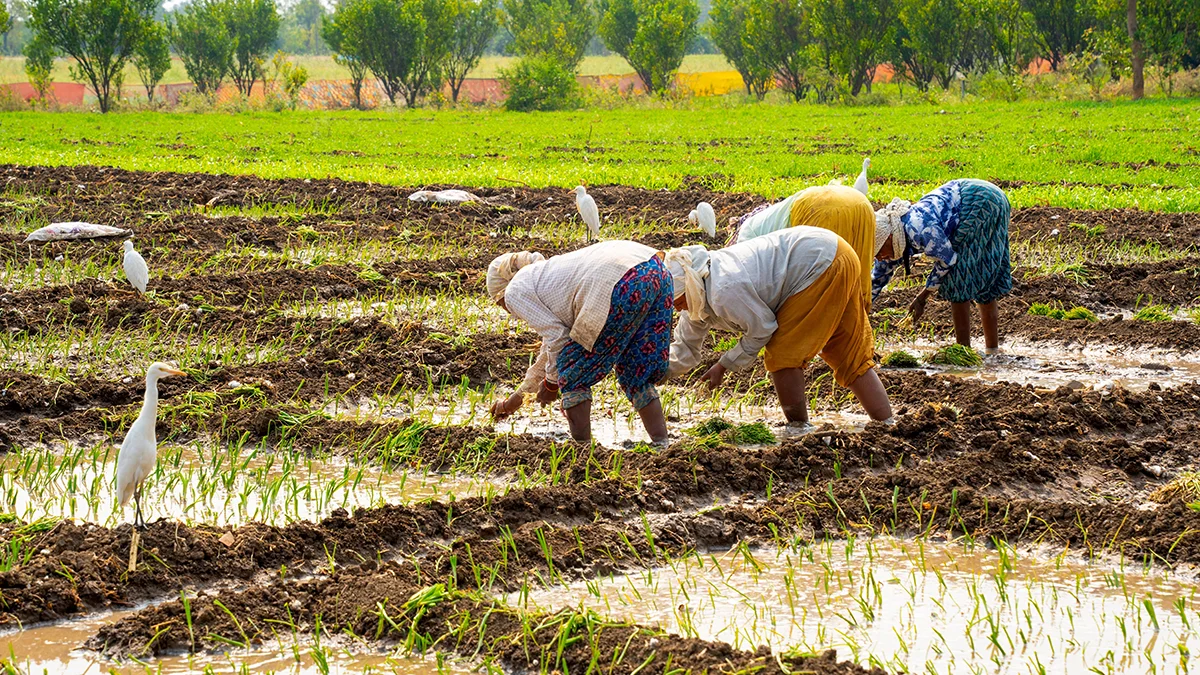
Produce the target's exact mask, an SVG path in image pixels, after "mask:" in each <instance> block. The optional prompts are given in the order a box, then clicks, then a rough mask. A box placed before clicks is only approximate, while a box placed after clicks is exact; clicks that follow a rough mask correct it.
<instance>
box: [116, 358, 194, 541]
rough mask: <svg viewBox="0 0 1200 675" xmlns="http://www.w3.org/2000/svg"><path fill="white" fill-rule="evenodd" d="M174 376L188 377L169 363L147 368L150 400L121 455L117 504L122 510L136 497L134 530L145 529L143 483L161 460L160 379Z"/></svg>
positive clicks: (148, 398) (125, 442)
mask: <svg viewBox="0 0 1200 675" xmlns="http://www.w3.org/2000/svg"><path fill="white" fill-rule="evenodd" d="M172 375H187V373H185V372H183V371H182V370H179V369H177V368H173V367H172V366H170V365H168V364H166V363H161V362H159V363H153V364H151V365H150V367H149V368H148V369H146V400H145V402H143V403H142V412H141V414H139V415H138V416H137V419H136V420H134V421H133V426H131V427H129V433H127V434H125V441H124V442H122V443H121V452H120V454H118V455H117V503H119V504H120V505H121V506H122V507H124V506H125V505H126V504H128V503H129V498H130V497H132V498H133V503H134V506H135V508H136V511H135V513H134V521H133V524H134V527H135V528H139V529H145V527H146V520H145V518H143V517H142V483H143V482H144V481H145V480H146V477H147V476H149V475H150V473H151V472H152V471H154V464H155V462H156V461H157V459H158V436H157V435H156V434H155V432H154V424H155V422H156V421H157V420H158V380H159V378H163V377H171V376H172Z"/></svg>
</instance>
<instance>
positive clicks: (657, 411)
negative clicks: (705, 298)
mask: <svg viewBox="0 0 1200 675" xmlns="http://www.w3.org/2000/svg"><path fill="white" fill-rule="evenodd" d="M487 291H488V295H489V296H490V297H491V299H492V300H493V301H494V302H496V303H497V304H499V305H500V306H501V307H503V308H504V309H505V310H507V311H508V313H509V314H512V315H513V316H515V317H517V318H518V319H521V320H523V321H525V323H527V324H529V326H530V328H533V329H534V330H535V331H537V332H538V334H539V335H541V336H542V347H541V350H540V351H539V353H538V358H537V360H536V361H535V362H534V363H533V365H532V366H531V367H530V368H529V371H528V372H527V373H526V375H525V381H524V383H523V384H522V385H521V388H520V389H518V390H517V391H516V392H515V393H513V394H512V395H511V396H509V397H508V398H507V399H505V400H503V401H497V402H496V403H495V404H493V405H492V408H491V412H492V416H493V417H494V418H495V419H497V420H500V419H504V418H505V417H508V416H509V415H511V414H513V413H514V412H516V411H517V410H518V409H520V407H521V404H522V403H523V402H524V398H525V394H526V393H531V394H537V400H538V401H539V402H540V403H541V404H542V405H549V404H550V403H552V402H554V400H555V399H556V398H558V397H559V395H561V396H562V407H563V412H564V414H565V415H566V417H567V423H568V424H569V425H570V428H571V436H572V438H574V439H575V440H578V441H586V440H589V439H591V437H592V423H591V410H592V385H594V384H596V383H597V382H599V381H600V380H601V379H603V378H604V376H605V375H607V374H608V371H610V370H613V368H614V367H615V368H616V371H617V382H619V383H620V385H621V389H622V390H623V391H624V392H625V396H626V397H628V398H629V401H630V402H631V403H633V407H634V408H635V409H636V410H637V411H638V415H640V416H641V418H642V424H644V425H645V427H646V432H647V433H648V434H650V438H651V439H653V440H654V441H655V442H663V441H665V440H666V438H667V421H666V418H664V417H663V411H662V404H661V403H659V400H658V390H657V389H656V388H655V386H654V385H655V383H657V382H658V381H659V380H661V379H663V375H664V374H665V373H666V372H667V364H668V356H669V354H670V336H671V300H672V297H673V295H672V285H671V275H670V274H668V273H667V270H666V268H665V267H664V266H663V262H662V258H661V254H660V253H658V252H657V251H655V250H654V249H652V248H650V247H649V246H643V245H641V244H638V243H635V242H632V241H606V242H602V243H599V244H595V245H592V246H588V247H586V248H582V249H579V250H578V251H574V252H572V253H568V254H566V255H560V256H555V257H553V258H550V259H549V260H546V259H544V258H543V257H542V256H541V254H538V253H529V252H527V251H525V252H521V253H506V254H504V255H502V256H500V257H499V258H496V259H495V260H493V261H492V264H491V265H489V266H488V272H487Z"/></svg>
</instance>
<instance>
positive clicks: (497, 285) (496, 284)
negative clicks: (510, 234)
mask: <svg viewBox="0 0 1200 675" xmlns="http://www.w3.org/2000/svg"><path fill="white" fill-rule="evenodd" d="M545 259H546V257H545V256H543V255H542V254H541V253H530V252H529V251H520V252H517V253H505V254H504V255H502V256H500V257H498V258H496V259H495V260H493V261H492V264H490V265H488V271H487V294H488V297H489V298H491V299H492V302H500V300H502V299H503V298H504V289H506V288H508V282H510V281H512V278H513V276H514V275H516V273H517V270H519V269H521V268H522V267H525V266H526V265H531V264H533V263H535V262H538V261H541V260H545Z"/></svg>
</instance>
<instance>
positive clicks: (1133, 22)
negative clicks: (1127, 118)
mask: <svg viewBox="0 0 1200 675" xmlns="http://www.w3.org/2000/svg"><path fill="white" fill-rule="evenodd" d="M1125 29H1126V30H1127V31H1128V32H1129V65H1130V68H1131V69H1132V70H1133V100H1135V101H1136V100H1138V99H1140V98H1142V97H1143V96H1145V95H1146V75H1145V70H1146V51H1145V46H1144V45H1143V44H1142V38H1141V36H1140V35H1139V34H1138V10H1137V0H1126V2H1125Z"/></svg>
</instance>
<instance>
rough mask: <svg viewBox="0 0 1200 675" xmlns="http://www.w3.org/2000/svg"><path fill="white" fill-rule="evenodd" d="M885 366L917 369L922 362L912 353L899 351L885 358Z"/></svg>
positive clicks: (890, 353)
mask: <svg viewBox="0 0 1200 675" xmlns="http://www.w3.org/2000/svg"><path fill="white" fill-rule="evenodd" d="M883 365H884V366H886V367H888V368H916V367H918V366H920V365H921V362H920V361H919V360H918V359H917V357H916V355H915V354H913V353H912V352H908V351H905V350H903V349H897V350H896V351H893V352H889V353H888V354H887V355H886V356H884V357H883Z"/></svg>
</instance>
